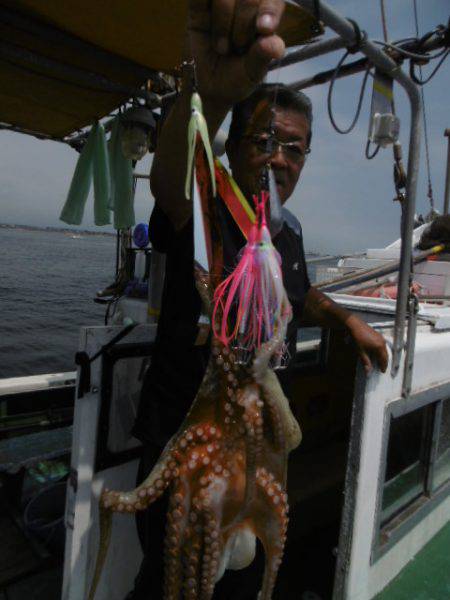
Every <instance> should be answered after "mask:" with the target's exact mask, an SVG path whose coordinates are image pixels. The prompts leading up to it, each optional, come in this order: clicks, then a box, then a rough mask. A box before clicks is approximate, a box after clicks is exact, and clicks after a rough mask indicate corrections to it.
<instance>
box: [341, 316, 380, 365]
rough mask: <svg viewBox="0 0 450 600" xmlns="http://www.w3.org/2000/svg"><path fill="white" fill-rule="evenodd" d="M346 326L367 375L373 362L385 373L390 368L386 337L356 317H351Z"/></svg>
mask: <svg viewBox="0 0 450 600" xmlns="http://www.w3.org/2000/svg"><path fill="white" fill-rule="evenodd" d="M345 325H346V327H347V328H348V331H349V333H350V335H351V336H352V338H353V340H354V342H355V344H356V348H357V350H358V354H359V357H360V359H361V361H362V363H363V366H364V370H365V371H366V373H367V375H368V374H369V373H370V372H371V371H372V366H373V362H375V363H376V365H377V366H378V368H379V369H380V371H381V372H382V373H384V372H385V371H386V369H387V366H388V352H387V348H386V341H385V339H384V337H383V336H382V335H381V334H380V333H378V331H375V329H372V327H370V326H369V325H367V323H365V322H364V321H363V320H362V319H359V318H358V317H357V316H356V315H350V316H349V317H348V319H347V320H346V323H345Z"/></svg>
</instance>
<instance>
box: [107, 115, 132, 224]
mask: <svg viewBox="0 0 450 600" xmlns="http://www.w3.org/2000/svg"><path fill="white" fill-rule="evenodd" d="M120 128H121V125H120V117H119V116H117V117H116V118H115V119H114V123H113V126H112V129H111V138H110V140H109V145H108V153H109V164H110V170H111V194H110V202H109V207H110V209H111V210H113V211H114V228H115V229H127V228H128V227H132V226H133V225H134V224H135V222H136V219H135V215H134V191H133V165H132V163H131V160H130V159H128V158H125V156H124V155H123V152H122V148H121V140H120Z"/></svg>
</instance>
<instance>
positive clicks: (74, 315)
mask: <svg viewBox="0 0 450 600" xmlns="http://www.w3.org/2000/svg"><path fill="white" fill-rule="evenodd" d="M115 244H116V242H115V237H114V236H112V235H111V236H107V235H89V234H84V233H82V232H75V231H74V232H64V233H63V232H60V231H48V230H27V229H19V228H13V229H9V228H6V227H2V228H0V378H3V377H17V376H21V375H38V374H43V373H56V372H62V371H72V370H75V369H76V367H75V363H74V355H75V352H76V351H77V349H78V340H79V334H80V327H81V326H83V325H102V324H103V322H104V315H105V306H103V305H99V304H96V303H95V302H94V298H95V295H96V292H97V290H100V289H103V288H105V287H106V286H107V285H108V284H110V283H112V282H113V281H114V272H115Z"/></svg>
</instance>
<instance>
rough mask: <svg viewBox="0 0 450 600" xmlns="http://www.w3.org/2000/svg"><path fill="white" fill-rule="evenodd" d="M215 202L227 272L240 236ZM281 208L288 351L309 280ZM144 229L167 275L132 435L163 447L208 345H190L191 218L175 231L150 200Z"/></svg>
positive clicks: (195, 304) (193, 295)
mask: <svg viewBox="0 0 450 600" xmlns="http://www.w3.org/2000/svg"><path fill="white" fill-rule="evenodd" d="M218 204H219V205H218V209H219V210H218V212H219V218H220V227H221V232H222V238H223V248H224V271H225V272H226V273H229V272H231V270H232V269H233V268H234V266H235V265H236V256H237V254H238V253H239V250H240V249H241V248H242V247H243V246H244V244H245V238H244V236H243V235H242V233H241V231H240V230H239V228H238V227H237V226H236V224H235V223H234V221H233V218H232V217H231V215H230V213H229V212H228V209H227V208H226V207H225V205H224V204H223V203H222V201H221V200H220V199H219V200H218ZM283 213H284V224H283V227H282V229H281V231H280V232H279V233H278V235H277V236H276V237H275V239H274V240H273V243H274V246H275V247H276V249H277V250H278V252H279V253H280V255H281V258H282V272H283V282H284V287H285V289H286V291H287V294H288V297H289V301H290V302H291V304H292V309H293V318H292V321H291V322H290V324H289V326H288V332H287V338H288V343H289V347H290V353H291V356H293V354H294V353H295V343H296V339H297V329H298V323H299V319H300V317H301V314H302V312H303V307H304V302H305V295H306V292H307V291H308V289H309V288H310V282H309V278H308V273H307V270H306V262H305V254H304V249H303V237H302V230H301V226H300V223H299V222H298V221H297V219H296V218H295V217H294V216H293V215H292V214H291V213H290V212H289V211H287V210H286V209H283ZM149 231H150V240H151V242H152V245H153V247H154V248H155V250H157V251H158V252H163V253H164V254H166V274H165V281H164V289H163V297H162V308H161V314H160V317H159V322H158V330H157V334H156V339H155V346H154V352H153V356H152V362H151V365H150V367H149V369H148V371H147V374H146V377H145V381H144V386H143V390H142V394H141V401H140V405H139V409H138V414H137V418H136V423H135V427H134V430H133V435H134V436H135V437H137V438H138V439H140V440H141V441H142V442H144V443H153V444H155V443H156V444H158V445H161V446H162V445H165V444H166V443H167V441H168V439H169V438H170V437H171V436H172V435H173V434H174V433H175V432H176V431H177V429H178V428H179V426H180V425H181V423H182V421H183V419H184V417H185V415H186V413H187V411H188V410H189V407H190V406H191V404H192V401H193V399H194V398H195V395H196V393H197V390H198V388H199V386H200V383H201V381H202V379H203V375H204V372H205V369H206V364H207V361H208V357H209V344H206V345H204V346H196V345H195V340H196V337H197V322H198V318H199V316H200V309H201V302H200V297H199V295H198V292H197V290H196V288H195V283H194V277H193V260H194V242H193V223H192V220H190V221H189V222H188V224H187V225H186V226H185V227H184V228H183V229H182V230H181V231H178V232H177V231H175V229H174V228H173V226H172V224H171V222H170V220H169V219H168V217H167V216H166V215H165V214H164V212H163V211H162V210H161V209H160V208H159V207H158V206H156V205H155V208H154V210H153V212H152V215H151V218H150V226H149Z"/></svg>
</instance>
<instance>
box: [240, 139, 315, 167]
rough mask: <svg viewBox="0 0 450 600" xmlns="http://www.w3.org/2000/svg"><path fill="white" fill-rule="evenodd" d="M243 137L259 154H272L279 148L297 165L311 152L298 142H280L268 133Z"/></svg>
mask: <svg viewBox="0 0 450 600" xmlns="http://www.w3.org/2000/svg"><path fill="white" fill-rule="evenodd" d="M243 138H244V139H248V140H249V141H250V143H251V144H253V146H254V147H255V148H256V150H257V151H258V153H259V154H261V155H263V154H265V155H266V156H267V157H269V156H274V155H275V154H277V152H278V151H279V150H280V149H281V151H282V152H283V154H284V156H285V157H286V159H287V160H288V161H290V162H292V163H294V164H297V165H299V164H302V163H303V162H304V161H305V159H306V156H307V155H308V154H309V153H310V152H311V150H310V149H309V148H306V150H305V149H304V148H302V146H301V145H300V142H282V141H280V140H279V139H277V138H276V137H275V136H274V135H271V134H270V133H253V134H250V135H244V136H243Z"/></svg>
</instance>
